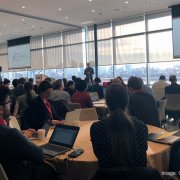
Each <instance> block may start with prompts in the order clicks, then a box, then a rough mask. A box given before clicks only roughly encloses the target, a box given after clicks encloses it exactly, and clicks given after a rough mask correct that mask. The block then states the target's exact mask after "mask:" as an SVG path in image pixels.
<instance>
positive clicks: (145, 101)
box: [128, 77, 160, 127]
mask: <svg viewBox="0 0 180 180" xmlns="http://www.w3.org/2000/svg"><path fill="white" fill-rule="evenodd" d="M128 88H129V90H130V92H131V94H132V95H131V96H130V98H129V105H128V109H129V113H130V114H131V115H132V116H134V117H136V118H137V119H138V120H140V121H143V122H144V123H145V124H149V125H153V126H157V127H160V122H159V115H158V108H157V104H156V101H155V99H154V98H153V96H152V95H150V94H149V93H146V92H144V91H143V86H142V82H141V81H140V79H139V78H138V77H130V78H129V80H128Z"/></svg>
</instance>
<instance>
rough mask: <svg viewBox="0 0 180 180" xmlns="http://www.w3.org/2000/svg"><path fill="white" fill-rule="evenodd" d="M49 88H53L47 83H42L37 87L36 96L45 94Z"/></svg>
mask: <svg viewBox="0 0 180 180" xmlns="http://www.w3.org/2000/svg"><path fill="white" fill-rule="evenodd" d="M49 88H53V85H52V84H51V83H50V82H49V81H46V80H45V81H42V82H41V83H40V85H39V87H38V94H41V93H43V92H45V91H46V90H48V89H49Z"/></svg>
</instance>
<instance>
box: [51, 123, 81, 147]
mask: <svg viewBox="0 0 180 180" xmlns="http://www.w3.org/2000/svg"><path fill="white" fill-rule="evenodd" d="M78 132H79V127H75V126H67V125H57V126H56V127H55V129H54V132H53V134H52V136H51V138H50V140H49V143H50V144H56V145H60V146H65V147H69V148H72V147H73V145H74V142H75V140H76V137H77V134H78Z"/></svg>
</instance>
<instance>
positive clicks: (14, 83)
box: [12, 79, 18, 87]
mask: <svg viewBox="0 0 180 180" xmlns="http://www.w3.org/2000/svg"><path fill="white" fill-rule="evenodd" d="M12 85H13V86H14V87H17V85H18V79H13V81H12Z"/></svg>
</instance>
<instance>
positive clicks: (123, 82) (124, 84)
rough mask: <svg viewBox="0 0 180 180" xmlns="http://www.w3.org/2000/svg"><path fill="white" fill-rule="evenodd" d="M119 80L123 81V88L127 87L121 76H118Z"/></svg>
mask: <svg viewBox="0 0 180 180" xmlns="http://www.w3.org/2000/svg"><path fill="white" fill-rule="evenodd" d="M117 78H118V79H120V81H121V84H122V85H123V86H125V87H126V84H125V83H124V80H123V78H122V77H121V76H118V77H117Z"/></svg>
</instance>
